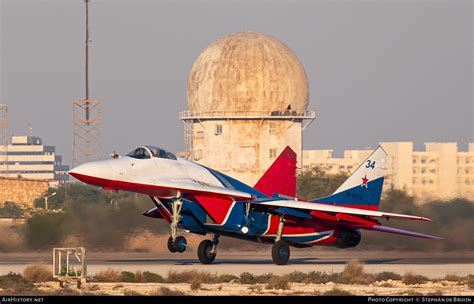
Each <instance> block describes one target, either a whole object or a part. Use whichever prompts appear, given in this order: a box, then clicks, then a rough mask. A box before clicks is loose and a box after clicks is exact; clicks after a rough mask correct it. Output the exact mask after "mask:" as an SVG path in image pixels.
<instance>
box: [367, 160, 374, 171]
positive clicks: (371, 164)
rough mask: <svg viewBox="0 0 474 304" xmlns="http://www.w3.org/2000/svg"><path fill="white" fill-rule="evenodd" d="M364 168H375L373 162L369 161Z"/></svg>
mask: <svg viewBox="0 0 474 304" xmlns="http://www.w3.org/2000/svg"><path fill="white" fill-rule="evenodd" d="M365 167H366V168H372V169H374V168H375V160H374V161H371V160H370V159H369V160H368V161H367V165H366V166H365Z"/></svg>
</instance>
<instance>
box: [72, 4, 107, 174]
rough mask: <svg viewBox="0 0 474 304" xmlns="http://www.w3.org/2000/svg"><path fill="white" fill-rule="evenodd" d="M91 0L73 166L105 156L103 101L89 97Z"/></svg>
mask: <svg viewBox="0 0 474 304" xmlns="http://www.w3.org/2000/svg"><path fill="white" fill-rule="evenodd" d="M89 2H90V0H84V6H85V26H86V27H85V31H86V40H85V99H84V100H74V101H73V103H72V111H73V140H72V142H73V143H72V144H73V149H72V165H73V167H75V166H77V165H79V164H82V163H84V162H87V161H93V160H99V159H102V157H103V145H102V130H101V129H102V120H101V110H100V105H101V103H102V102H101V101H100V100H97V99H89V43H90V42H91V40H90V38H89V36H90V31H89Z"/></svg>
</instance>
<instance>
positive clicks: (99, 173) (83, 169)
mask: <svg viewBox="0 0 474 304" xmlns="http://www.w3.org/2000/svg"><path fill="white" fill-rule="evenodd" d="M68 173H69V175H71V176H74V177H75V178H77V179H78V180H80V181H82V182H84V183H87V184H94V185H97V184H100V185H102V184H103V183H104V181H105V180H110V179H111V178H112V176H111V174H112V173H113V170H112V166H111V164H110V163H109V162H108V161H96V162H90V163H85V164H82V165H79V166H77V167H74V168H72V169H71V170H69V172H68Z"/></svg>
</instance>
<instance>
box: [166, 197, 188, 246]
mask: <svg viewBox="0 0 474 304" xmlns="http://www.w3.org/2000/svg"><path fill="white" fill-rule="evenodd" d="M182 208H183V202H182V201H181V195H180V194H179V193H178V197H177V199H176V201H174V203H173V204H172V209H173V214H172V215H171V225H170V227H171V236H170V237H169V239H168V244H167V245H168V250H169V251H170V252H173V253H174V252H179V253H182V252H184V251H186V248H187V246H188V243H187V241H186V238H185V237H184V236H182V235H178V232H179V231H178V224H179V221H180V220H181V209H182Z"/></svg>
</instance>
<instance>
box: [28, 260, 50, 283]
mask: <svg viewBox="0 0 474 304" xmlns="http://www.w3.org/2000/svg"><path fill="white" fill-rule="evenodd" d="M23 277H24V278H25V279H26V280H28V281H30V282H33V283H40V282H47V281H51V280H53V273H52V272H51V270H49V268H48V266H46V265H41V264H38V265H29V266H27V267H26V268H25V270H23Z"/></svg>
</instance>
